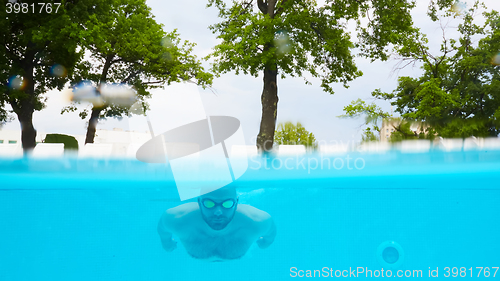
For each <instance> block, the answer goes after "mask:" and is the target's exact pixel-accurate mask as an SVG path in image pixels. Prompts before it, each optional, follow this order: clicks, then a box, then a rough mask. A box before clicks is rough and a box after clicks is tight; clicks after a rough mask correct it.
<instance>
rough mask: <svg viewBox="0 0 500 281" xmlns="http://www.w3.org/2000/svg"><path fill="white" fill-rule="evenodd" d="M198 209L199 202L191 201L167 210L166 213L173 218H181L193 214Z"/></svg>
mask: <svg viewBox="0 0 500 281" xmlns="http://www.w3.org/2000/svg"><path fill="white" fill-rule="evenodd" d="M198 210H199V206H198V203H196V202H189V203H185V204H182V205H179V206H176V207H173V208H170V209H168V210H166V211H165V214H164V215H166V216H168V217H171V218H172V219H181V218H184V217H186V216H190V215H192V214H193V213H195V212H197V211H198Z"/></svg>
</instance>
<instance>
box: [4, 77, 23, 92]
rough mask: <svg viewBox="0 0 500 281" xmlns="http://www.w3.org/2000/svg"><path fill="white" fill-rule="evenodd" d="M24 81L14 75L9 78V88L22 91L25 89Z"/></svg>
mask: <svg viewBox="0 0 500 281" xmlns="http://www.w3.org/2000/svg"><path fill="white" fill-rule="evenodd" d="M24 84H25V83H24V79H23V77H21V76H19V75H14V76H12V77H10V78H9V83H8V85H9V88H11V89H12V90H22V89H23V88H24V86H25V85H24Z"/></svg>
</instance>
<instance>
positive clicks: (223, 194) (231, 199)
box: [198, 187, 238, 230]
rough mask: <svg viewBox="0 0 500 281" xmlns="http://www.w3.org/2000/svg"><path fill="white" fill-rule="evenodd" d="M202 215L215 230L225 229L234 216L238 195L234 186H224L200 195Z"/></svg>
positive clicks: (199, 202) (199, 201) (199, 203)
mask: <svg viewBox="0 0 500 281" xmlns="http://www.w3.org/2000/svg"><path fill="white" fill-rule="evenodd" d="M198 205H199V206H200V212H201V216H202V217H203V220H204V221H205V222H206V223H207V224H208V226H210V227H211V228H212V229H214V230H222V229H224V228H225V227H226V226H227V225H228V224H229V222H231V220H232V219H233V217H234V214H235V213H236V207H237V205H238V196H237V195H236V189H235V188H234V187H223V188H219V189H217V190H214V191H212V192H210V193H207V194H204V195H202V196H200V197H198Z"/></svg>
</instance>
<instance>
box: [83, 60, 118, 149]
mask: <svg viewBox="0 0 500 281" xmlns="http://www.w3.org/2000/svg"><path fill="white" fill-rule="evenodd" d="M114 57H115V54H109V55H108V56H107V57H106V62H105V63H104V67H103V69H102V73H101V78H100V81H99V86H98V90H99V91H100V87H101V85H102V84H103V83H106V79H107V76H108V71H109V69H110V67H111V65H112V64H113V58H114ZM103 109H104V107H95V106H93V107H92V114H91V115H90V120H89V125H88V127H87V135H86V137H85V143H86V144H87V143H94V137H95V131H96V129H97V121H98V120H99V115H100V114H101V111H102V110H103Z"/></svg>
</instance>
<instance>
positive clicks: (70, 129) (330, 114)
mask: <svg viewBox="0 0 500 281" xmlns="http://www.w3.org/2000/svg"><path fill="white" fill-rule="evenodd" d="M418 2H419V4H420V6H419V7H418V9H417V10H416V11H415V12H414V20H415V22H416V24H417V25H418V26H419V27H421V28H422V29H423V31H424V32H426V33H427V34H428V38H429V41H430V43H431V44H432V45H433V46H434V52H436V51H438V46H439V44H440V43H441V38H442V33H441V29H440V26H439V24H432V23H430V21H429V20H428V19H427V17H426V16H425V11H426V5H427V4H428V3H429V1H428V0H419V1H418ZM484 2H485V3H486V5H487V7H488V8H489V9H495V10H500V1H498V0H487V1H484ZM173 3H175V4H173ZM147 4H148V5H149V6H150V7H151V8H152V12H153V14H154V15H155V17H156V20H157V21H158V22H160V23H162V24H163V25H164V29H165V31H167V32H169V31H171V30H173V29H177V30H178V32H179V33H180V36H181V38H182V39H183V40H188V41H190V42H194V43H196V44H197V46H196V47H195V48H194V53H195V54H196V55H197V56H198V58H202V57H204V56H206V55H207V54H209V53H210V52H211V50H212V48H213V47H214V46H215V45H216V44H217V43H218V40H217V39H216V35H214V34H212V33H211V32H210V30H208V28H207V27H208V26H209V25H211V24H214V23H217V22H219V21H220V20H219V19H218V17H217V12H218V11H217V9H216V8H213V7H212V8H206V7H205V4H206V1H200V0H183V1H163V0H148V1H147ZM467 4H468V5H469V6H470V4H471V2H468V3H467ZM448 26H449V27H450V29H449V31H448V32H449V36H452V35H453V26H456V22H450V23H448ZM356 62H357V65H358V68H359V69H360V70H361V71H362V72H363V73H364V75H363V76H362V77H360V78H357V79H356V80H354V81H352V82H350V83H349V86H350V87H349V88H348V89H345V88H344V87H343V86H342V85H340V84H337V85H333V89H334V90H335V94H334V95H330V94H327V93H325V92H323V91H322V89H321V88H320V86H319V85H320V81H319V80H317V79H310V78H309V77H308V80H310V81H312V82H313V85H305V84H304V80H303V78H286V79H284V80H282V79H279V80H278V96H279V102H278V122H286V121H292V122H301V123H302V125H303V126H304V127H305V128H306V129H307V130H309V131H310V132H312V133H314V135H315V136H316V139H317V140H320V141H324V142H335V141H336V142H340V141H342V142H344V143H347V142H354V141H359V140H360V139H361V132H362V127H361V125H362V124H363V119H340V118H337V116H338V115H341V114H343V111H342V109H343V107H344V106H346V105H347V104H349V103H350V102H351V101H352V100H355V99H358V98H362V99H364V100H367V101H372V100H371V99H370V97H371V95H370V93H371V92H372V91H373V90H374V89H378V88H380V89H381V90H382V91H385V92H391V91H392V90H393V89H394V88H395V87H396V85H397V78H398V76H412V77H418V76H419V75H420V74H421V73H422V71H421V70H420V69H419V66H416V67H407V68H405V69H403V70H401V71H399V72H396V73H394V72H393V69H394V67H395V65H396V63H397V60H395V59H391V60H389V61H387V62H374V63H370V62H369V61H367V60H364V59H361V58H358V59H357V60H356ZM204 65H205V66H206V67H207V68H208V67H209V63H208V62H205V63H204ZM262 87H263V83H262V76H259V77H257V78H256V77H252V76H249V75H243V74H240V75H239V76H236V75H235V74H234V73H229V74H225V75H223V76H221V77H220V78H216V79H215V80H214V85H213V88H214V90H215V93H216V94H214V93H212V92H211V91H208V90H203V89H201V88H199V87H196V86H195V85H192V84H178V85H172V86H169V87H166V89H165V90H154V91H153V100H152V101H150V102H151V105H152V106H151V109H152V111H151V112H150V113H149V115H150V119H151V122H152V123H153V125H154V131H155V134H159V133H161V132H162V131H163V130H166V129H169V128H172V127H175V126H177V125H179V124H182V123H186V122H187V119H186V118H182V120H175V119H178V116H182V113H180V112H184V113H186V112H187V113H189V114H191V115H193V116H197V117H198V116H203V114H208V115H230V116H234V117H237V118H238V119H239V120H240V121H241V126H242V128H243V132H244V134H245V138H246V140H247V143H248V144H254V143H255V137H256V135H257V133H258V131H259V125H260V118H261V105H260V96H261V93H262ZM166 93H170V94H172V93H175V94H176V95H177V94H182V93H189V94H190V95H189V96H190V98H191V100H189V99H188V100H189V101H190V102H189V103H188V104H191V105H193V104H194V103H193V100H192V99H196V95H198V93H199V96H201V100H202V101H203V105H201V104H197V105H196V106H191V108H188V109H187V110H186V109H185V108H183V107H182V105H180V104H172V100H168V99H166V98H165V97H166V96H167V95H165V94H166ZM186 96H187V95H186ZM47 97H48V106H47V108H45V109H44V110H42V111H40V112H35V114H34V117H33V119H34V124H35V128H36V129H37V130H39V131H42V132H45V133H63V134H64V133H65V134H79V135H84V134H85V132H86V120H81V119H80V118H79V117H78V114H77V113H70V114H65V115H62V116H61V115H60V111H61V108H62V107H63V106H64V105H65V104H67V100H66V99H65V98H64V95H63V94H61V93H60V92H57V91H51V92H49V93H48V94H47ZM182 102H184V104H186V101H180V103H182ZM169 103H170V104H169ZM174 103H175V102H174ZM377 104H378V105H380V106H381V107H382V108H383V109H385V110H387V111H390V110H391V109H390V104H389V103H388V102H382V101H377ZM200 110H201V111H203V110H204V112H201V113H200ZM191 111H196V112H197V113H193V114H192V113H190V112H191ZM189 114H188V115H189ZM200 114H201V115H200ZM197 117H196V118H197ZM192 118H194V119H196V118H195V117H192ZM145 120H146V119H145V118H141V117H139V118H136V117H134V118H125V119H124V120H122V121H120V122H118V121H116V120H113V119H111V120H108V121H105V122H100V123H99V125H98V129H112V128H114V127H121V128H124V129H126V130H127V129H129V130H137V131H146V130H147V123H146V121H145ZM4 129H14V130H15V129H19V122H18V121H17V119H16V120H15V121H13V122H10V123H9V124H7V125H6V126H4Z"/></svg>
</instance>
